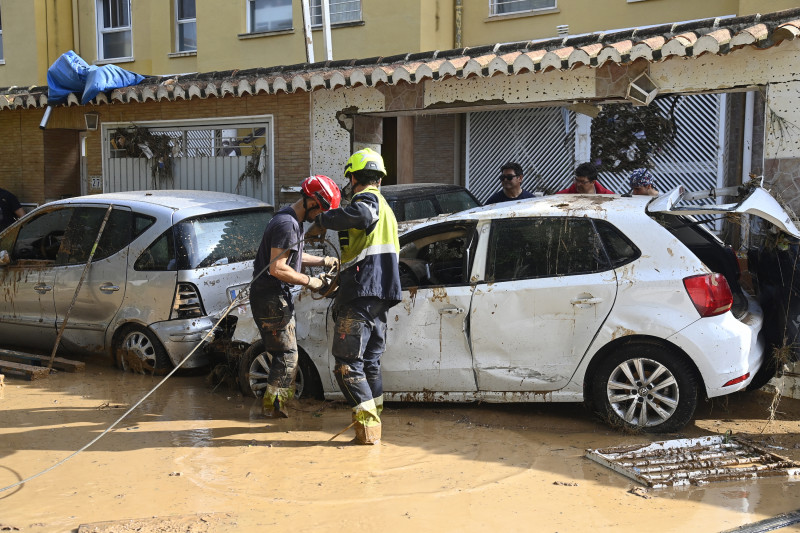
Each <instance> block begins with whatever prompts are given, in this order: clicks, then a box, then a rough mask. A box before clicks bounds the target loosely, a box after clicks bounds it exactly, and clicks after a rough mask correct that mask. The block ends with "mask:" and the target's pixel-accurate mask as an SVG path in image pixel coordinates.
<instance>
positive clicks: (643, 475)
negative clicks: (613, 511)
mask: <svg viewBox="0 0 800 533" xmlns="http://www.w3.org/2000/svg"><path fill="white" fill-rule="evenodd" d="M586 457H588V458H589V459H591V460H593V461H596V462H598V463H600V464H601V465H604V466H607V467H608V468H611V469H612V470H615V471H617V472H619V473H620V474H622V475H624V476H627V477H629V478H631V479H633V480H635V481H638V482H639V483H642V484H643V485H647V486H648V487H651V488H654V489H658V488H663V487H674V486H679V485H704V484H706V483H710V482H713V481H738V480H744V479H752V478H757V477H771V476H786V477H789V478H795V479H800V464H798V463H795V462H793V461H790V460H788V459H786V458H785V457H780V456H779V455H775V454H773V453H771V452H769V451H767V450H765V449H764V448H762V447H760V446H757V445H756V444H753V443H752V442H749V441H746V440H745V439H743V438H741V437H726V436H722V435H715V436H711V437H701V438H697V439H675V440H666V441H661V442H654V443H652V444H639V445H634V446H616V447H613V448H603V449H597V450H586Z"/></svg>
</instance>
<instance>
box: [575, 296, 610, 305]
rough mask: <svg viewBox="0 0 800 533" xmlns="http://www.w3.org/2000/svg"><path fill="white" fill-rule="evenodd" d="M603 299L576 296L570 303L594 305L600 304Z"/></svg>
mask: <svg viewBox="0 0 800 533" xmlns="http://www.w3.org/2000/svg"><path fill="white" fill-rule="evenodd" d="M602 301H603V299H602V298H593V297H590V298H575V299H574V300H570V301H569V303H571V304H572V305H594V304H599V303H600V302H602Z"/></svg>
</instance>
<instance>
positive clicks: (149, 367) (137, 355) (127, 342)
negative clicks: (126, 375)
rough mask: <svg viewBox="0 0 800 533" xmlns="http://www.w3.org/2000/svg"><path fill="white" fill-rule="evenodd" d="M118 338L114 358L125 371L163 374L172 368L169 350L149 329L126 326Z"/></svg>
mask: <svg viewBox="0 0 800 533" xmlns="http://www.w3.org/2000/svg"><path fill="white" fill-rule="evenodd" d="M116 338H117V342H116V343H115V345H114V359H115V361H116V363H117V366H118V367H119V368H121V369H122V370H123V371H130V372H134V373H137V374H155V375H163V374H166V373H167V371H168V370H170V369H171V368H172V361H171V360H170V358H169V355H167V351H166V350H165V349H164V346H163V345H162V344H161V341H160V340H158V337H156V335H155V334H154V333H153V332H152V331H150V330H149V329H147V328H144V327H141V326H126V327H125V328H123V329H122V330H121V331H120V332H119V334H118V335H117V337H116Z"/></svg>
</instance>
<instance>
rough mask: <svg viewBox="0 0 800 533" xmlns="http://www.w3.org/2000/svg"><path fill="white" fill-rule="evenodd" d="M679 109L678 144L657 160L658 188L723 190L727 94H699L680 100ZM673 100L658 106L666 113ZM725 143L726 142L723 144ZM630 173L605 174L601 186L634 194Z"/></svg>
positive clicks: (657, 102) (656, 175)
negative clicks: (722, 166) (678, 187)
mask: <svg viewBox="0 0 800 533" xmlns="http://www.w3.org/2000/svg"><path fill="white" fill-rule="evenodd" d="M679 98H680V100H679V102H678V105H677V106H676V108H675V120H676V124H677V130H678V134H677V136H676V138H675V142H674V143H673V144H672V145H671V146H670V147H668V148H667V149H665V150H664V151H663V152H661V153H658V154H655V155H654V156H653V158H652V159H653V163H654V168H653V171H652V172H653V176H654V177H655V179H656V188H657V189H658V190H659V191H662V192H664V191H667V190H669V189H672V188H673V187H676V186H678V185H685V186H686V188H687V189H689V190H694V191H699V190H705V189H710V188H712V187H721V186H723V185H724V183H723V180H722V178H723V173H722V168H721V166H720V161H722V158H723V156H724V146H723V145H722V144H723V142H724V139H725V135H724V133H725V127H726V121H725V115H724V109H725V105H724V100H725V95H724V94H698V95H688V96H681V97H679ZM670 104H671V99H661V100H657V101H656V102H655V105H658V106H659V107H660V108H661V109H662V110H664V111H666V110H667V109H668V108H669V106H670ZM721 139H723V141H722V142H721ZM628 178H629V175H628V174H627V173H625V174H622V173H615V172H601V173H600V182H601V183H602V184H603V185H605V186H606V187H608V188H610V189H612V190H613V191H616V192H618V193H626V192H628V191H629V190H630V182H629V181H628Z"/></svg>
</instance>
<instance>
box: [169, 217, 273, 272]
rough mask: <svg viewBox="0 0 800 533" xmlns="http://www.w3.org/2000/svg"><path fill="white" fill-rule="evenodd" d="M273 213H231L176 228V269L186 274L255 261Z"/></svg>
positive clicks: (199, 218) (186, 222)
mask: <svg viewBox="0 0 800 533" xmlns="http://www.w3.org/2000/svg"><path fill="white" fill-rule="evenodd" d="M271 218H272V209H271V208H269V209H260V210H252V211H231V212H225V213H219V214H216V215H206V216H202V217H196V218H192V219H188V220H183V221H181V222H179V223H178V224H176V225H175V236H176V239H175V242H176V245H177V254H176V255H177V258H178V269H179V270H189V269H194V268H204V267H210V266H216V265H227V264H228V263H239V262H242V261H249V260H253V259H255V258H256V252H258V247H259V245H260V244H261V238H262V236H263V235H264V229H265V228H266V227H267V223H268V222H269V220H270V219H271Z"/></svg>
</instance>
